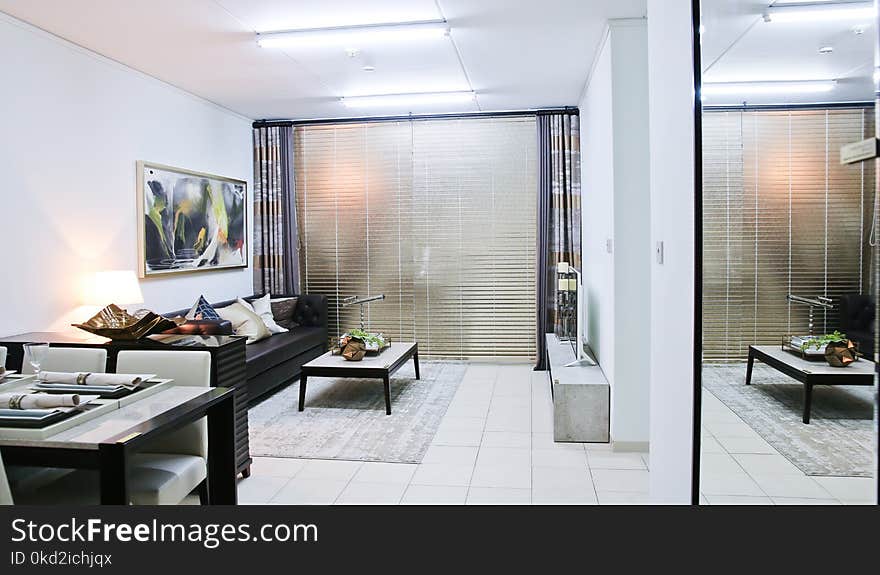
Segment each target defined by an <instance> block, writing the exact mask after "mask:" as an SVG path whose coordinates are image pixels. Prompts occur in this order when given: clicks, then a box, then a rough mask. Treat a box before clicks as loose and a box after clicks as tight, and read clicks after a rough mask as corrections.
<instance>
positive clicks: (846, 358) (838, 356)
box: [825, 340, 859, 367]
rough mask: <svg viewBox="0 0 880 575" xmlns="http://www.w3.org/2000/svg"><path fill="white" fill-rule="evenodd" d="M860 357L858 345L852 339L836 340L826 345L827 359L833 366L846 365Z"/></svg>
mask: <svg viewBox="0 0 880 575" xmlns="http://www.w3.org/2000/svg"><path fill="white" fill-rule="evenodd" d="M858 358H859V354H858V351H857V350H856V345H855V344H854V343H853V342H852V341H850V340H846V341H834V342H831V343H829V344H828V345H827V346H825V361H827V362H828V365H830V366H831V367H846V366H848V365H849V364H851V363H852V362H854V361H856V360H857V359H858Z"/></svg>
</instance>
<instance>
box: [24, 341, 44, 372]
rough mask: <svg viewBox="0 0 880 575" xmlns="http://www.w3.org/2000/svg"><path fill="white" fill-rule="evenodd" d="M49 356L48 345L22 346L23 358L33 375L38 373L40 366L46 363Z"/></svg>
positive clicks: (32, 344)
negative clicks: (31, 369)
mask: <svg viewBox="0 0 880 575" xmlns="http://www.w3.org/2000/svg"><path fill="white" fill-rule="evenodd" d="M48 354H49V344H48V343H36V342H35V343H26V344H24V358H25V361H27V362H28V363H29V364H31V367H32V368H33V370H34V373H36V374H39V373H40V366H41V365H42V364H43V362H45V361H46V356H47V355H48Z"/></svg>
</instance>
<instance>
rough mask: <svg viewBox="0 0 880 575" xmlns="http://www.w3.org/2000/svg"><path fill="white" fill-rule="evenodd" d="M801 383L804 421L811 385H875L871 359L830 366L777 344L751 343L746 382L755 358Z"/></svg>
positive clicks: (806, 414)
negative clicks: (845, 365)
mask: <svg viewBox="0 0 880 575" xmlns="http://www.w3.org/2000/svg"><path fill="white" fill-rule="evenodd" d="M756 359H757V360H759V361H761V362H762V363H766V364H767V365H769V366H770V367H772V368H773V369H775V370H777V371H781V372H782V373H784V374H785V375H787V376H789V377H791V378H794V379H796V380H797V381H799V382H801V383H802V384H804V414H803V421H804V423H810V409H811V406H812V403H813V386H814V385H874V370H875V368H876V366H875V365H874V362H872V361H868V360H867V359H860V360H859V361H856V362H854V363H851V364H850V365H848V366H847V367H831V366H830V365H828V364H827V363H825V361H824V358H823V360H822V361H809V360H806V359H804V358H802V357H800V356H799V355H796V354H794V353H792V352H790V351H786V350H784V349H782V348H781V347H780V346H778V345H750V346H749V362H748V364H747V365H746V385H751V383H752V366H753V365H754V364H755V360H756Z"/></svg>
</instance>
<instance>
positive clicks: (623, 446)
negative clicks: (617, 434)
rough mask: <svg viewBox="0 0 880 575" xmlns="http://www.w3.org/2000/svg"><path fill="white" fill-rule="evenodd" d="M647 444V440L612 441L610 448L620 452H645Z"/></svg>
mask: <svg viewBox="0 0 880 575" xmlns="http://www.w3.org/2000/svg"><path fill="white" fill-rule="evenodd" d="M648 445H649V443H648V442H647V441H612V442H611V450H612V451H617V452H620V453H633V452H638V453H647V452H648Z"/></svg>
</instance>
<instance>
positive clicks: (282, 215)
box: [254, 125, 300, 294]
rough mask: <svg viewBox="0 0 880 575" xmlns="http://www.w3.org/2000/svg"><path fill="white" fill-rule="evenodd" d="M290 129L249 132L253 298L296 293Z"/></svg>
mask: <svg viewBox="0 0 880 575" xmlns="http://www.w3.org/2000/svg"><path fill="white" fill-rule="evenodd" d="M293 181H294V180H293V128H292V126H289V125H281V126H279V125H271V126H255V127H254V292H255V293H272V294H296V293H299V288H300V285H299V239H298V238H299V234H298V233H297V219H296V202H295V196H294V186H293Z"/></svg>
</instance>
